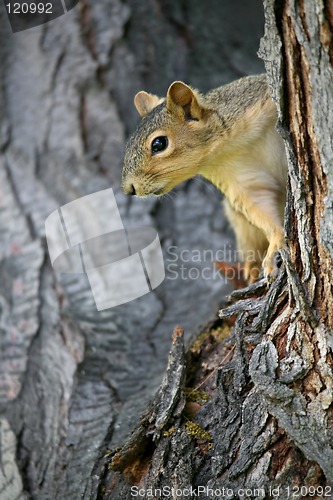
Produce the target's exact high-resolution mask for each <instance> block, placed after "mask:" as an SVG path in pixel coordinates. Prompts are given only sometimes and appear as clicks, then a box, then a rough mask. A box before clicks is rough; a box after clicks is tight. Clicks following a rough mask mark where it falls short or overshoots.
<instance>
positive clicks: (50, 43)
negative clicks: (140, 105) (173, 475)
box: [0, 0, 263, 500]
mask: <svg viewBox="0 0 333 500" xmlns="http://www.w3.org/2000/svg"><path fill="white" fill-rule="evenodd" d="M203 20H204V22H203ZM262 23H263V13H262V5H261V2H260V1H259V0H257V1H255V2H251V6H249V3H248V2H242V1H240V0H239V1H228V2H220V1H217V0H209V1H208V2H199V1H193V2H190V3H188V2H178V1H176V0H175V1H172V0H168V1H162V2H155V1H148V0H147V1H141V0H140V1H139V0H137V1H136V0H132V1H126V2H125V1H124V2H120V1H119V0H109V1H107V0H101V1H98V2H91V1H88V0H81V2H79V4H78V6H77V7H76V8H74V9H73V10H71V11H70V12H69V13H68V14H66V15H64V16H62V17H59V18H58V19H56V20H54V21H52V22H50V23H48V24H45V25H42V26H39V27H36V28H32V29H30V30H27V31H22V32H19V33H16V34H13V33H12V32H11V30H10V26H9V23H8V19H7V17H6V13H5V11H4V7H3V4H2V3H1V5H0V27H1V28H0V68H1V73H0V163H1V166H0V176H1V182H0V186H1V202H0V253H1V257H0V258H1V265H0V282H1V292H0V301H1V330H0V339H1V368H0V369H1V377H0V404H1V434H0V436H1V440H0V452H1V467H0V497H1V500H7V499H8V500H11V499H16V498H36V499H61V500H62V499H65V498H70V499H71V500H75V499H76V498H87V499H88V498H97V495H98V491H99V493H100V495H103V494H104V493H103V492H105V491H106V493H105V494H106V495H108V492H107V490H106V489H105V488H106V487H107V484H108V481H109V480H110V479H111V476H110V474H114V473H113V472H111V471H109V469H108V467H107V461H108V460H110V453H109V452H108V451H107V450H115V449H116V447H118V446H120V445H122V444H123V443H124V442H125V440H126V439H127V438H128V436H129V434H130V431H131V430H132V429H133V428H135V426H136V425H137V424H138V422H139V419H140V415H141V414H142V412H143V410H144V409H145V408H146V406H147V404H148V402H149V401H150V400H151V398H152V397H153V395H154V394H155V392H156V390H157V388H158V387H159V386H160V383H161V380H162V377H163V374H164V372H165V368H166V365H167V354H168V351H169V348H170V344H171V334H172V331H173V329H174V326H175V325H176V324H177V323H179V324H181V325H182V327H184V328H185V331H186V332H187V336H188V337H189V336H190V335H191V333H192V332H193V331H194V330H195V329H196V328H197V327H198V325H200V324H203V323H205V322H206V321H207V319H208V318H209V317H210V316H211V315H214V316H216V310H217V308H218V305H219V303H220V302H221V300H222V298H223V296H225V294H226V293H227V292H228V290H230V288H228V286H227V285H225V283H224V282H223V280H221V279H216V280H203V279H201V280H200V279H198V280H191V279H187V280H184V279H181V278H179V279H177V280H172V279H171V276H170V273H169V275H168V276H167V280H166V282H165V283H164V284H163V285H162V286H161V287H159V288H158V289H157V290H156V292H154V293H151V294H149V295H147V296H145V297H143V298H141V299H138V300H137V301H136V302H134V303H130V304H126V305H124V306H119V307H117V308H115V309H111V310H106V311H104V312H100V313H98V312H97V311H96V308H95V305H94V301H93V297H92V293H91V290H90V287H89V285H88V282H87V280H86V278H85V276H84V275H74V274H72V275H60V274H57V273H55V272H54V271H53V269H52V267H51V264H50V261H49V258H48V254H47V248H46V242H45V230H44V222H45V219H46V218H47V216H48V215H49V214H50V213H51V212H52V211H53V210H55V209H56V208H57V207H59V206H60V205H62V204H64V203H67V202H69V201H71V200H75V199H76V198H78V197H80V196H83V195H85V194H89V193H93V192H96V191H99V190H102V189H105V188H108V187H110V186H111V187H113V189H114V190H115V192H116V193H117V201H118V205H119V207H120V210H121V215H122V219H123V222H124V223H125V225H131V226H135V225H137V224H139V223H140V225H154V226H155V227H156V228H157V229H158V232H159V235H160V238H161V240H162V241H163V245H164V248H165V251H166V263H168V260H167V258H168V253H167V248H168V247H169V246H170V245H174V246H176V247H177V249H178V252H180V251H181V250H182V249H197V250H199V251H200V252H202V251H203V250H205V249H210V250H213V251H217V250H218V249H220V248H227V247H228V246H229V245H230V244H232V236H231V234H230V232H228V230H227V227H226V223H225V220H224V218H223V216H222V213H221V208H220V197H219V195H218V193H216V192H215V191H214V190H213V189H212V188H211V187H210V186H208V185H207V184H201V183H197V182H191V183H189V184H187V185H186V189H185V190H184V189H183V188H181V189H179V190H177V196H176V197H175V199H174V200H168V199H166V200H162V201H161V202H153V201H146V202H142V201H140V200H139V201H131V202H129V200H128V199H126V198H125V197H123V196H122V195H121V193H120V191H119V181H120V171H121V161H122V150H123V144H124V141H125V138H126V136H127V134H128V133H129V132H130V131H132V130H133V128H134V126H135V123H136V120H137V115H136V111H135V110H134V106H133V104H132V98H133V95H134V93H135V92H136V91H137V90H140V89H142V88H144V89H146V90H149V91H152V92H156V93H160V94H163V93H165V91H166V88H167V86H168V84H169V83H170V82H171V81H172V80H174V79H185V80H186V81H188V82H189V83H191V84H192V85H194V86H197V87H199V88H200V89H201V90H203V91H204V90H207V89H208V88H211V87H214V86H216V85H220V84H221V83H224V82H227V81H230V80H232V79H235V78H237V77H239V76H242V75H244V74H250V73H258V72H261V71H262V69H263V66H262V63H261V62H260V61H259V60H258V59H257V57H256V54H255V53H256V50H257V47H258V44H259V37H260V35H261V30H262ZM207 242H208V243H207ZM207 265H209V266H211V267H212V266H213V262H208V263H207V262H206V263H205V262H201V263H197V264H196V265H195V267H196V268H197V269H199V271H201V269H202V268H203V267H204V266H207ZM176 270H177V272H178V273H179V272H180V269H179V263H178V264H177V268H176ZM189 311H191V312H190V313H189ZM180 339H181V336H180ZM180 339H179V340H177V341H176V342H175V343H174V344H173V345H174V347H173V349H174V350H175V354H174V357H173V358H172V363H173V364H172V365H170V366H172V367H173V368H170V369H169V371H167V372H166V373H169V374H170V376H169V378H166V379H165V382H164V383H165V385H164V387H169V386H170V388H171V389H172V388H173V387H174V390H171V392H169V391H166V392H167V393H168V394H169V398H170V399H171V401H167V402H165V401H164V399H163V395H164V392H165V391H164V392H163V391H162V392H161V391H160V392H159V393H158V394H159V396H157V397H158V398H160V399H159V400H158V401H159V404H160V409H159V410H158V411H157V410H156V409H155V410H153V409H152V412H153V415H154V417H152V416H151V414H150V413H149V412H148V416H147V418H148V420H149V425H150V426H153V425H154V423H155V424H156V427H157V429H158V430H159V433H157V431H155V432H154V433H153V436H154V443H157V442H158V440H159V439H162V440H163V439H164V438H163V430H164V427H165V426H166V425H168V422H169V419H170V415H171V413H172V412H173V413H174V414H175V415H179V418H180V412H181V410H182V404H183V403H184V398H183V396H182V395H181V393H182V390H183V384H182V383H181V382H182V381H183V378H184V377H185V375H186V374H187V372H185V368H184V366H185V365H184V354H183V350H182V347H181V340H180ZM169 363H171V361H169ZM177 366H179V367H182V368H180V372H179V373H180V375H182V376H181V377H180V378H178V379H174V378H173V377H171V374H172V371H173V369H176V368H177ZM189 366H190V365H189ZM193 366H195V365H194V364H193ZM186 376H187V375H186ZM240 377H241V374H240ZM242 380H243V379H242V377H241V380H240V381H239V384H242V383H243V382H242ZM239 387H240V386H239ZM228 390H229V389H228ZM231 397H233V396H231ZM164 398H165V395H164ZM153 401H154V400H153ZM235 401H236V403H235V405H236V407H237V408H238V409H239V408H240V407H239V402H237V401H238V399H237V398H236V400H235ZM181 402H183V403H181ZM210 404H211V403H210ZM237 411H238V410H237ZM177 412H178V413H177ZM235 418H236V421H237V419H238V418H239V414H238V413H237V412H236V414H235ZM177 425H178V426H179V425H180V424H179V423H177ZM235 429H236V427H235ZM135 435H136V436H137V437H138V439H137V443H138V444H137V445H136V446H138V447H139V448H140V446H141V454H143V455H145V454H146V453H147V449H149V450H150V451H151V452H152V451H153V447H152V446H151V444H150V443H151V438H150V437H149V439H147V438H146V437H145V436H144V435H143V434H142V432H141V433H140V432H139V431H138V430H137V431H136V434H135ZM140 436H141V437H140ZM186 436H187V437H186V439H185V444H184V445H182V446H183V447H185V448H184V450H185V449H186V450H190V449H192V447H193V441H192V438H191V437H190V436H188V435H186ZM140 443H141V445H140ZM154 446H155V444H154ZM147 447H148V448H147ZM161 450H162V449H161ZM149 453H150V452H149ZM149 453H148V455H149ZM149 456H150V455H149ZM104 457H105V458H104ZM176 457H177V455H175V457H174V459H173V463H176V462H175V461H176ZM184 457H185V454H184ZM184 459H185V458H184ZM155 460H156V461H157V463H158V461H159V460H161V456H160V458H159V457H158V455H156V459H155ZM186 460H187V459H186ZM128 463H132V458H131V455H130V458H129V459H128ZM145 463H146V464H147V466H148V461H146V462H145ZM170 464H171V462H170ZM179 467H181V466H178V468H179ZM156 470H157V469H156ZM109 472H110V474H109ZM117 474H119V473H117ZM184 474H185V473H184ZM186 474H187V472H186ZM150 475H151V477H153V475H154V474H153V472H151V473H150ZM117 477H118V476H117ZM119 477H121V478H123V477H124V476H122V475H120V476H119ZM166 477H167V476H166ZM184 477H185V476H184ZM122 481H123V480H122V479H121V480H120V481H119V482H118V484H119V489H122V490H123V491H124V493H122V494H120V493H119V494H118V493H116V490H115V491H114V492H113V495H114V498H117V495H118V497H119V498H122V496H121V495H123V494H124V498H125V497H126V495H128V494H129V490H128V484H127V483H126V481H123V482H122Z"/></svg>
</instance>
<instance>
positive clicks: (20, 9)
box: [6, 2, 52, 14]
mask: <svg viewBox="0 0 333 500" xmlns="http://www.w3.org/2000/svg"><path fill="white" fill-rule="evenodd" d="M6 7H7V9H8V14H52V3H45V4H44V3H42V2H39V3H26V2H25V3H19V2H17V3H14V5H12V4H10V3H8V4H7V5H6Z"/></svg>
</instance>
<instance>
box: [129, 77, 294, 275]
mask: <svg viewBox="0 0 333 500" xmlns="http://www.w3.org/2000/svg"><path fill="white" fill-rule="evenodd" d="M134 104H135V106H136V108H137V110H138V112H139V114H140V115H141V117H142V119H141V121H140V122H139V125H138V127H137V129H136V131H135V132H134V134H133V135H132V136H131V137H130V138H129V140H128V143H127V145H126V149H125V155H124V166H123V173H122V188H123V191H124V193H125V194H130V195H137V196H147V195H150V194H153V195H156V196H161V195H163V194H165V193H167V192H169V191H170V190H171V189H172V188H174V187H175V186H176V185H177V184H179V183H180V182H182V181H185V180H187V179H190V178H192V177H194V176H196V175H202V176H203V177H205V178H206V179H208V180H209V181H210V182H211V183H212V184H214V185H215V186H216V187H217V188H219V189H220V190H221V191H222V193H223V194H224V195H225V211H226V215H227V218H228V219H229V222H230V223H231V226H232V227H233V229H234V231H235V235H236V242H237V248H238V252H239V253H240V254H241V255H242V256H243V257H242V259H241V260H242V261H243V265H244V274H245V278H246V279H247V281H248V282H250V283H251V282H253V281H255V280H256V279H258V277H259V271H260V268H261V266H262V267H263V269H264V276H265V277H266V278H267V280H268V281H273V280H274V279H275V278H276V276H277V272H278V269H277V266H276V263H275V253H276V252H277V251H279V250H280V249H281V248H283V247H284V246H285V239H284V228H283V221H284V208H285V203H286V181H287V159H286V154H285V149H284V145H283V141H282V138H281V137H280V135H279V133H278V132H277V130H276V122H277V110H276V106H275V104H274V102H273V101H272V99H271V97H270V93H269V88H268V83H267V79H266V75H257V76H246V77H243V78H240V79H239V80H236V81H235V82H232V83H229V84H226V85H223V86H221V87H218V88H216V89H214V90H211V91H210V92H208V93H206V94H201V93H200V92H199V91H198V90H196V89H194V88H192V87H190V86H188V85H186V84H185V83H183V82H181V81H176V82H173V83H172V84H171V85H170V87H169V89H168V91H167V95H166V98H160V97H158V96H156V95H153V94H149V93H147V92H144V91H141V92H138V93H137V94H136V96H135V98H134Z"/></svg>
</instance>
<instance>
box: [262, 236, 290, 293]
mask: <svg viewBox="0 0 333 500" xmlns="http://www.w3.org/2000/svg"><path fill="white" fill-rule="evenodd" d="M285 246H286V243H285V240H284V235H279V236H278V237H277V238H275V239H274V240H273V241H272V242H270V244H269V247H268V250H267V254H266V256H265V258H264V260H263V263H262V267H263V268H264V276H265V278H266V279H267V281H268V283H272V282H273V281H275V280H276V278H277V275H278V273H279V267H278V265H277V261H276V253H277V252H279V251H280V250H281V249H282V248H284V247H285Z"/></svg>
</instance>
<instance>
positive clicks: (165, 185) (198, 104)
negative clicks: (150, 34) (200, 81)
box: [122, 82, 213, 196]
mask: <svg viewBox="0 0 333 500" xmlns="http://www.w3.org/2000/svg"><path fill="white" fill-rule="evenodd" d="M134 104H135V106H136V108H137V110H138V112H139V114H140V115H141V117H142V120H141V122H140V123H139V126H138V128H137V129H136V131H135V132H134V134H133V135H132V136H131V137H130V139H129V141H128V143H127V145H126V150H125V157H124V166H123V174H122V187H123V191H124V192H125V193H126V194H133V195H134V194H136V195H137V196H147V195H149V194H154V195H156V196H159V195H162V194H165V193H167V192H168V191H170V190H171V189H172V188H173V187H175V186H176V185H177V184H179V183H180V182H182V181H184V180H187V179H190V178H191V177H194V176H195V175H196V174H198V173H199V170H200V166H201V161H202V158H203V156H204V154H205V152H206V150H207V148H209V139H210V137H212V136H213V130H212V127H211V126H210V120H209V118H210V116H211V115H212V113H213V111H212V110H210V109H208V108H206V107H205V105H204V104H203V102H202V98H201V96H200V94H199V93H198V92H197V91H196V90H194V89H192V88H191V87H189V86H188V85H186V84H185V83H183V82H174V83H172V84H171V85H170V87H169V89H168V92H167V96H166V98H165V99H163V98H159V97H157V96H155V95H152V94H148V93H147V92H144V91H141V92H139V93H138V94H136V96H135V98H134Z"/></svg>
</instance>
